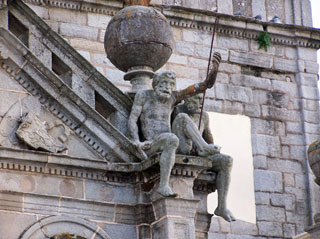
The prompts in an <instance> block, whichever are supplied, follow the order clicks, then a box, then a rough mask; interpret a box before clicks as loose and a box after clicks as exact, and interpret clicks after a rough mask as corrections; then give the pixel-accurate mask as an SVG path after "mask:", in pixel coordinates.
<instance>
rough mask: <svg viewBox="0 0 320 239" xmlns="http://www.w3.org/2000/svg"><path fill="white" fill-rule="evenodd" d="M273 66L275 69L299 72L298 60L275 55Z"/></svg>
mask: <svg viewBox="0 0 320 239" xmlns="http://www.w3.org/2000/svg"><path fill="white" fill-rule="evenodd" d="M273 68H274V69H275V70H279V71H284V72H293V73H295V72H298V65H297V61H295V60H288V59H284V58H280V57H274V65H273Z"/></svg>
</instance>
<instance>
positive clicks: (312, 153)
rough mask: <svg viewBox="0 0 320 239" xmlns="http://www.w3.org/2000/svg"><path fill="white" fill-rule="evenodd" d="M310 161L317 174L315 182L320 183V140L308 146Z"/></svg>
mask: <svg viewBox="0 0 320 239" xmlns="http://www.w3.org/2000/svg"><path fill="white" fill-rule="evenodd" d="M308 161H309V164H310V168H311V169H312V171H313V173H314V175H315V176H316V179H315V182H316V183H317V184H319V185H320V140H317V141H315V142H313V143H312V144H310V146H309V148H308Z"/></svg>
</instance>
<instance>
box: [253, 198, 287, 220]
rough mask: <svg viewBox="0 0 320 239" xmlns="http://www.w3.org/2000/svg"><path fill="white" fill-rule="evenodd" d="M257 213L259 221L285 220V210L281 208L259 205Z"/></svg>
mask: <svg viewBox="0 0 320 239" xmlns="http://www.w3.org/2000/svg"><path fill="white" fill-rule="evenodd" d="M271 203H272V201H271ZM256 211H257V220H261V221H272V222H283V221H284V220H285V210H284V208H281V207H272V206H264V205H257V206H256Z"/></svg>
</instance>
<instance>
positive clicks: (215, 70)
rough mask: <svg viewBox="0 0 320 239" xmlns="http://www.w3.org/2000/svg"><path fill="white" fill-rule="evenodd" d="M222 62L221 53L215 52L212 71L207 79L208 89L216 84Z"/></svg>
mask: <svg viewBox="0 0 320 239" xmlns="http://www.w3.org/2000/svg"><path fill="white" fill-rule="evenodd" d="M220 61H221V55H220V53H219V52H215V53H214V54H213V57H212V64H211V70H210V72H209V75H208V78H207V79H206V86H207V88H211V87H212V86H213V85H214V83H215V82H216V78H217V73H218V68H219V64H220Z"/></svg>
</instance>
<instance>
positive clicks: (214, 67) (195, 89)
mask: <svg viewBox="0 0 320 239" xmlns="http://www.w3.org/2000/svg"><path fill="white" fill-rule="evenodd" d="M220 61H221V55H220V53H218V52H215V53H214V55H213V57H212V64H211V70H210V72H209V75H208V77H207V79H206V80H205V81H203V82H201V83H197V84H194V85H191V86H189V87H187V88H185V89H183V90H181V91H177V92H176V103H179V102H181V101H182V100H183V99H185V98H188V97H190V96H193V95H196V94H199V93H202V92H204V91H205V90H206V89H208V88H211V87H212V86H213V85H214V83H215V81H216V78H217V73H218V68H219V64H220Z"/></svg>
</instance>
